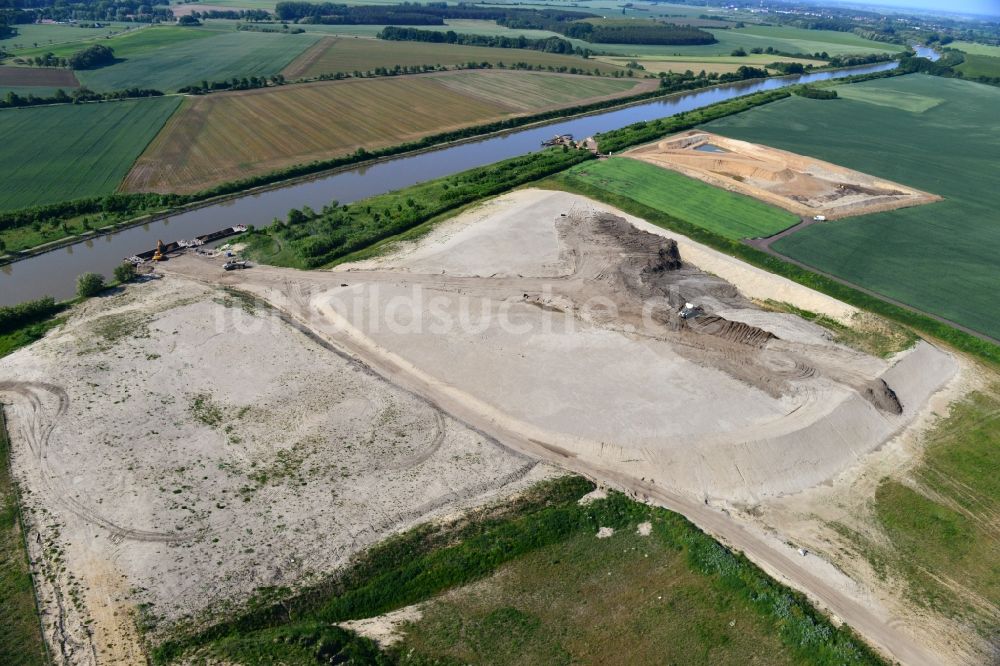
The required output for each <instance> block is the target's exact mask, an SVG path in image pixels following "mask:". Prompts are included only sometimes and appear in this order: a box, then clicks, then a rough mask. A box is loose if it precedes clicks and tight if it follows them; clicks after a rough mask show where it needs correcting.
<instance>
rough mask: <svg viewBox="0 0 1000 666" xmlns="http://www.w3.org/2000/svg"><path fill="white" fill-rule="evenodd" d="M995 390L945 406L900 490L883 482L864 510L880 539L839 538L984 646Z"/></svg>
mask: <svg viewBox="0 0 1000 666" xmlns="http://www.w3.org/2000/svg"><path fill="white" fill-rule="evenodd" d="M998 425H1000V384H996V383H994V384H993V385H992V386H990V387H989V388H987V389H985V390H983V391H978V392H975V393H972V394H970V395H969V396H967V397H966V398H964V399H963V400H962V401H960V402H958V403H956V404H955V405H953V406H952V410H951V414H950V415H949V416H948V417H947V418H945V419H943V420H942V421H940V422H939V423H938V424H937V425H936V426H935V428H934V429H933V431H932V432H931V433H930V435H929V436H928V438H927V447H926V452H925V455H924V459H923V461H922V462H921V464H920V465H919V466H918V467H917V468H916V469H915V470H914V471H913V472H912V473H911V474H910V479H909V481H908V482H906V483H903V482H901V481H899V480H895V479H885V480H883V482H882V483H881V485H880V486H879V487H878V490H877V491H876V494H875V499H874V502H873V504H872V509H873V512H874V518H875V521H876V524H877V525H878V526H879V527H880V528H881V530H882V532H883V533H884V535H885V536H886V538H887V542H886V541H884V540H881V539H880V540H877V541H875V540H872V539H869V538H867V537H865V536H863V535H861V534H858V533H844V534H845V536H847V537H848V538H849V539H850V540H851V541H853V542H854V544H855V545H856V546H857V547H858V550H859V551H860V552H861V553H862V554H863V555H864V556H865V557H866V558H867V559H868V560H869V561H870V562H871V563H872V565H873V566H874V567H875V568H876V570H877V571H882V572H884V574H885V575H886V576H892V577H894V578H899V579H901V580H903V581H904V582H905V583H906V584H907V587H908V594H909V596H910V597H911V598H913V599H914V600H916V601H917V602H918V603H921V604H923V605H925V606H927V607H929V608H932V609H934V610H936V611H938V612H940V613H943V614H945V615H946V616H948V617H952V618H955V619H957V620H960V621H964V622H968V623H969V624H971V625H972V626H974V627H976V628H978V629H979V630H980V632H981V633H982V635H983V636H984V638H987V639H992V638H994V636H995V634H993V632H994V631H995V629H996V615H995V611H993V610H991V608H992V609H995V608H996V607H997V606H998V605H1000V527H998V526H997V521H996V516H997V515H998V513H1000V427H998Z"/></svg>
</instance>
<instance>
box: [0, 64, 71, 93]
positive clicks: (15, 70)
mask: <svg viewBox="0 0 1000 666" xmlns="http://www.w3.org/2000/svg"><path fill="white" fill-rule="evenodd" d="M6 86H11V87H13V86H42V87H45V88H79V87H80V83H79V82H78V81H77V80H76V76H75V75H74V74H73V72H72V71H70V70H68V69H61V68H57V67H0V87H6Z"/></svg>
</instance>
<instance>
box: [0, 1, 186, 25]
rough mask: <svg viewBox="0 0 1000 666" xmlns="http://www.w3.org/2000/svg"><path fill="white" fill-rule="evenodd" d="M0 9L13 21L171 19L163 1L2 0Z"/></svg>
mask: <svg viewBox="0 0 1000 666" xmlns="http://www.w3.org/2000/svg"><path fill="white" fill-rule="evenodd" d="M0 11H2V12H4V13H5V16H6V17H7V23H8V24H12V25H13V24H19V23H20V24H24V23H37V22H38V21H42V20H51V21H66V22H68V21H98V22H105V21H119V22H125V21H132V22H142V23H148V22H152V21H170V22H173V20H174V14H173V12H172V11H171V10H170V7H168V6H167V5H166V4H163V5H157V4H155V3H150V2H148V1H147V0H3V1H2V2H0Z"/></svg>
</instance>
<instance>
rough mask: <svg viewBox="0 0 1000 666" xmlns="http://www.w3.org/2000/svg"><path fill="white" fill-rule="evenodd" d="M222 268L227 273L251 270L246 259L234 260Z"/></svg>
mask: <svg viewBox="0 0 1000 666" xmlns="http://www.w3.org/2000/svg"><path fill="white" fill-rule="evenodd" d="M222 268H223V269H225V270H227V271H238V270H243V269H244V268H250V265H249V264H248V263H247V262H246V260H244V259H233V260H232V261H227V262H226V263H224V264H222Z"/></svg>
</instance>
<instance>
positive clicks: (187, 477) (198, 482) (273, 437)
mask: <svg viewBox="0 0 1000 666" xmlns="http://www.w3.org/2000/svg"><path fill="white" fill-rule="evenodd" d="M0 399H2V400H3V402H4V403H6V407H5V412H6V416H7V418H8V427H9V430H10V434H11V437H12V442H13V450H12V462H13V470H14V475H15V478H16V479H17V481H18V482H19V483H20V484H21V486H22V488H23V498H24V511H25V517H26V524H27V527H28V533H29V546H30V557H31V563H32V568H33V570H34V571H35V573H36V580H37V581H38V583H39V584H38V591H39V597H40V601H41V607H42V612H43V624H44V627H45V632H46V634H47V638H48V640H49V643H50V645H51V646H52V648H53V653H54V656H55V659H56V661H57V663H61V664H74V665H75V664H96V663H101V664H106V663H146V657H145V654H144V652H143V649H142V645H140V641H139V636H138V632H137V630H136V628H135V622H136V621H137V620H138V621H140V622H141V623H142V624H143V625H145V626H147V627H149V628H150V631H151V637H152V638H153V640H154V641H155V639H156V637H157V636H158V635H160V632H161V631H162V630H164V629H166V628H170V627H176V626H178V625H179V624H180V625H183V624H184V623H185V622H187V621H190V620H198V619H202V618H204V617H205V616H213V617H218V616H217V614H218V613H220V612H225V610H226V609H227V608H233V607H237V606H239V605H240V604H242V603H244V602H245V601H246V600H247V599H249V598H250V597H251V596H252V595H254V594H255V592H256V590H258V589H259V588H264V587H272V586H282V587H289V588H295V587H297V586H301V585H305V584H309V583H311V582H316V581H318V580H320V579H322V578H323V577H324V576H326V575H328V574H330V573H331V572H333V571H335V570H336V569H337V568H338V567H340V566H342V565H343V564H344V563H346V562H347V561H348V559H349V558H350V557H351V556H352V555H353V554H355V553H357V552H358V551H360V550H362V549H364V548H365V547H367V546H369V545H371V544H373V543H376V542H377V541H380V540H381V539H383V538H384V537H385V536H387V535H389V534H391V533H393V532H396V531H399V530H402V529H405V528H408V527H410V526H412V525H414V524H417V523H420V522H425V521H427V520H428V519H433V518H435V517H436V516H440V515H443V514H446V513H447V514H453V513H454V512H456V511H461V510H463V509H467V508H470V507H474V506H478V505H480V504H481V503H483V502H486V501H489V500H492V499H495V498H498V497H505V496H508V495H509V494H512V493H516V492H519V490H520V489H522V488H524V487H527V486H528V485H530V484H532V483H534V482H536V481H537V480H538V479H541V478H544V477H545V476H546V475H550V474H552V473H553V470H552V468H548V467H547V466H545V465H538V463H537V461H536V459H533V458H529V457H527V456H525V455H523V454H519V453H515V452H513V451H511V450H509V449H505V448H503V447H501V446H498V445H497V444H496V443H495V442H494V441H493V440H491V439H490V438H489V437H487V436H484V435H482V434H480V433H478V432H475V431H473V430H470V429H469V428H468V427H466V426H464V425H462V424H461V423H459V422H457V421H456V420H455V419H453V418H451V417H449V416H448V415H446V414H444V413H443V412H441V410H439V409H438V408H437V407H435V406H434V405H433V404H430V403H428V402H427V401H426V400H424V399H423V398H421V397H419V396H416V395H414V394H412V393H409V392H407V391H405V390H402V389H400V388H398V387H395V386H393V385H391V384H389V383H387V382H386V381H384V380H383V379H381V378H380V377H378V376H377V375H375V374H374V373H372V372H371V371H370V370H368V369H367V368H366V367H365V366H364V365H362V364H359V363H358V362H356V361H354V360H351V359H348V358H345V357H343V356H341V355H339V354H337V353H335V352H333V351H331V350H330V348H328V347H327V346H326V344H325V343H324V342H322V341H321V340H318V339H316V338H314V337H311V336H310V335H307V334H305V333H304V332H302V331H300V330H297V329H296V328H295V327H293V326H292V325H291V324H289V323H288V322H287V321H285V320H282V319H281V318H279V317H278V316H275V314H274V313H273V311H272V310H270V309H269V308H267V307H266V306H264V305H263V304H260V303H254V302H253V301H252V300H248V299H245V298H240V297H234V296H232V295H231V294H229V293H227V292H225V291H222V290H217V289H214V288H210V287H205V286H202V285H199V284H197V283H194V282H191V281H189V280H186V279H183V278H179V277H173V276H171V277H166V278H163V279H159V280H153V281H150V282H148V283H146V284H142V285H135V286H130V287H128V288H127V289H125V290H122V291H121V292H119V293H117V294H114V295H111V296H106V297H102V298H96V299H92V300H90V301H87V302H86V303H84V304H82V305H80V306H77V307H76V308H74V309H73V310H72V311H71V314H70V318H69V321H68V322H67V323H66V324H65V325H64V326H62V327H61V328H60V329H58V330H56V331H55V332H53V333H52V334H50V335H49V336H47V337H46V338H45V339H44V340H42V341H40V342H38V343H36V344H34V345H32V346H31V347H29V348H25V349H23V350H20V351H18V352H16V353H14V354H12V355H10V356H8V357H6V358H4V359H2V360H0Z"/></svg>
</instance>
